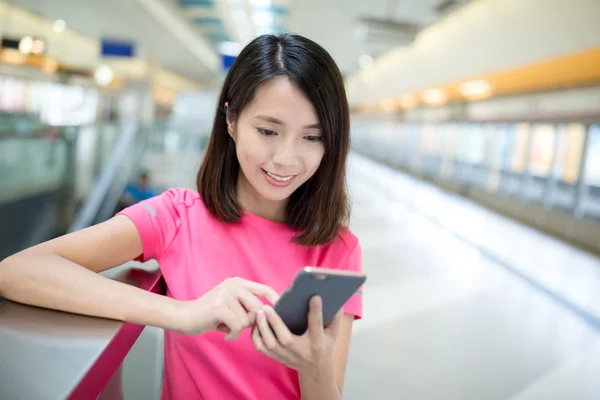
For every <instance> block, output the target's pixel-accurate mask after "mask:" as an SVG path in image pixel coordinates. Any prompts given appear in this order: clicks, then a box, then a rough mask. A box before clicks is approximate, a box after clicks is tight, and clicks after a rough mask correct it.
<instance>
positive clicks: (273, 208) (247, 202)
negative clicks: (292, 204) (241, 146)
mask: <svg viewBox="0 0 600 400" xmlns="http://www.w3.org/2000/svg"><path fill="white" fill-rule="evenodd" d="M237 201H238V204H239V205H240V207H241V208H242V209H243V210H245V211H247V212H249V213H251V214H254V215H256V216H258V217H261V218H265V219H268V220H270V221H274V222H285V219H286V218H285V217H286V207H287V200H267V199H265V198H262V197H261V196H260V195H259V194H258V193H257V192H256V191H255V190H254V188H252V186H251V185H250V183H249V182H248V181H247V180H246V178H245V177H244V176H243V174H242V173H241V171H240V176H239V178H238V183H237Z"/></svg>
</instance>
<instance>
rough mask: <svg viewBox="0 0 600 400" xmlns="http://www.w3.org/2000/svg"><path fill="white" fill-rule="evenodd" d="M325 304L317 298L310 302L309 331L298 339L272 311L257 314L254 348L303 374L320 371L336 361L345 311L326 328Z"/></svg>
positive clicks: (253, 335)
mask: <svg viewBox="0 0 600 400" xmlns="http://www.w3.org/2000/svg"><path fill="white" fill-rule="evenodd" d="M322 307H323V304H322V300H321V298H320V297H319V296H315V297H313V298H312V299H311V301H310V307H309V313H308V329H307V331H306V333H304V334H303V335H302V336H297V335H294V334H293V333H291V332H290V331H289V329H288V328H287V326H286V325H285V324H284V322H283V321H282V320H281V318H280V317H279V315H277V313H276V312H275V310H273V309H272V308H271V307H266V308H265V309H264V311H262V310H261V311H259V312H258V314H257V323H256V324H257V326H256V327H255V328H254V329H253V331H252V342H253V343H254V347H255V348H256V349H257V350H258V351H259V352H261V353H262V354H264V355H266V356H268V357H271V358H273V359H275V360H277V361H279V362H281V363H283V364H285V365H286V366H288V367H289V368H292V369H295V370H296V371H298V372H299V373H300V374H304V373H306V374H309V373H311V372H312V373H314V372H316V371H317V369H315V368H318V367H319V366H321V365H325V364H326V363H330V362H332V360H333V351H334V349H335V340H336V339H337V336H338V334H339V331H340V326H341V323H342V315H343V311H342V310H340V311H339V312H338V313H337V314H336V316H335V317H334V318H333V319H332V320H331V322H330V323H329V325H327V326H326V327H325V328H324V327H323V312H322Z"/></svg>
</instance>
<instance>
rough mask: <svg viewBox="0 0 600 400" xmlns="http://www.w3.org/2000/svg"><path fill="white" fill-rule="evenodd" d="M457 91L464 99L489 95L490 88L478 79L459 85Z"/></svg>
mask: <svg viewBox="0 0 600 400" xmlns="http://www.w3.org/2000/svg"><path fill="white" fill-rule="evenodd" d="M459 91H460V94H462V95H463V96H465V97H486V96H489V95H491V93H492V86H491V85H490V84H489V82H487V81H484V80H482V79H480V80H475V81H470V82H465V83H463V84H461V85H460V88H459Z"/></svg>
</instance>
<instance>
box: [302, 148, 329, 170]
mask: <svg viewBox="0 0 600 400" xmlns="http://www.w3.org/2000/svg"><path fill="white" fill-rule="evenodd" d="M315 147H316V146H315ZM324 155H325V148H324V147H323V146H320V147H319V148H318V149H311V151H309V152H307V153H306V154H305V155H304V167H305V168H306V172H308V173H309V174H310V175H313V174H314V173H315V172H316V171H317V169H318V168H319V165H321V161H322V160H323V156H324Z"/></svg>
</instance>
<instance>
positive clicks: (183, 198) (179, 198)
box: [159, 188, 202, 207]
mask: <svg viewBox="0 0 600 400" xmlns="http://www.w3.org/2000/svg"><path fill="white" fill-rule="evenodd" d="M159 196H163V197H165V198H166V199H169V200H170V201H171V202H172V203H173V205H175V206H183V207H192V206H194V205H196V204H197V203H202V201H201V200H200V194H199V193H198V192H196V191H195V190H191V189H185V188H171V189H168V190H166V191H164V192H163V193H161V194H159Z"/></svg>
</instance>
